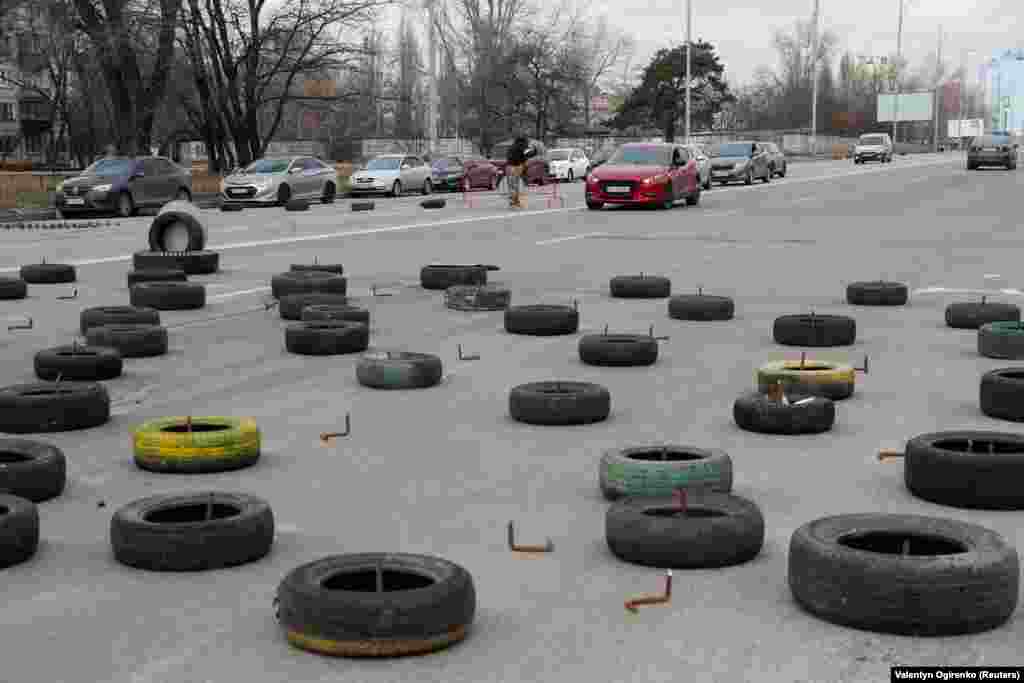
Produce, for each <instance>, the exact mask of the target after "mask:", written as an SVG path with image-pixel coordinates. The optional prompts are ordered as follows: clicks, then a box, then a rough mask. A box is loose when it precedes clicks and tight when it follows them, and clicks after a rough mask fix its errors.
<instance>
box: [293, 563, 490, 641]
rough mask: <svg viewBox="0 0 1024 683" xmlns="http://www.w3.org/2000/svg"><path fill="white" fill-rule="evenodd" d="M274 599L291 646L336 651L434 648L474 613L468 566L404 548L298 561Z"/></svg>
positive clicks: (452, 637) (460, 633)
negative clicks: (400, 551)
mask: <svg viewBox="0 0 1024 683" xmlns="http://www.w3.org/2000/svg"><path fill="white" fill-rule="evenodd" d="M378 587H380V588H382V589H383V590H381V591H378ZM277 602H278V620H279V621H280V622H281V626H282V627H283V628H284V629H285V634H286V637H287V639H288V641H289V642H290V643H291V644H292V645H294V646H295V647H298V648H301V649H304V650H309V651H312V652H317V653H319V654H326V655H334V656H344V657H392V656H402V655H416V654H426V653H428V652H432V651H435V650H439V649H442V648H445V647H448V646H449V645H451V644H452V643H455V642H458V641H460V640H462V639H463V638H465V636H466V633H467V630H468V628H469V627H470V625H471V624H472V623H473V617H474V616H475V614H476V590H475V588H474V586H473V579H472V577H471V576H470V575H469V572H467V571H466V570H465V569H463V568H462V567H460V566H459V565H457V564H454V563H452V562H449V561H448V560H444V559H441V558H439V557H430V556H426V555H411V554H407V553H359V554H350V555H335V556H331V557H325V558H322V559H319V560H316V561H314V562H310V563H307V564H304V565H302V566H300V567H297V568H296V569H293V570H292V571H291V572H289V573H288V575H287V576H285V578H284V580H283V581H282V582H281V585H280V587H279V588H278V591H277Z"/></svg>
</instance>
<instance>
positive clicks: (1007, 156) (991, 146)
mask: <svg viewBox="0 0 1024 683" xmlns="http://www.w3.org/2000/svg"><path fill="white" fill-rule="evenodd" d="M981 166H1005V167H1006V168H1008V169H1014V168H1017V145H1016V144H1014V143H1013V141H1012V140H1011V139H1010V136H1009V135H1001V134H997V133H992V134H990V135H979V136H978V137H976V138H974V139H973V140H971V145H970V146H969V147H968V148H967V170H968V171H973V170H975V169H976V168H979V167H981Z"/></svg>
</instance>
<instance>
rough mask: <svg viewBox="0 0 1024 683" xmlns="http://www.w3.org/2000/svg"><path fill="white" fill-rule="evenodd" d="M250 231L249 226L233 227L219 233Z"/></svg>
mask: <svg viewBox="0 0 1024 683" xmlns="http://www.w3.org/2000/svg"><path fill="white" fill-rule="evenodd" d="M248 229H249V226H248V225H232V226H231V227H230V228H221V229H219V230H218V231H217V232H242V231H243V230H248Z"/></svg>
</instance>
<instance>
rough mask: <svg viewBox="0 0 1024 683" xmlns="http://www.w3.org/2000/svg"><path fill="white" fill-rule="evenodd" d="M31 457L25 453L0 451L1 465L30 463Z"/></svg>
mask: <svg viewBox="0 0 1024 683" xmlns="http://www.w3.org/2000/svg"><path fill="white" fill-rule="evenodd" d="M31 459H32V458H30V457H29V456H27V455H25V454H24V453H14V452H13V451H0V465H10V464H12V463H16V462H28V461H29V460H31Z"/></svg>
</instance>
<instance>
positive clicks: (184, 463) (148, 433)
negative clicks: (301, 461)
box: [132, 417, 260, 474]
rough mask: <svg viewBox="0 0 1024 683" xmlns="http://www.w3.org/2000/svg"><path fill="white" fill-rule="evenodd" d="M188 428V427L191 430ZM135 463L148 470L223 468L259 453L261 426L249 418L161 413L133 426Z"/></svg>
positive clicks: (238, 466)
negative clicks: (185, 415) (168, 415)
mask: <svg viewBox="0 0 1024 683" xmlns="http://www.w3.org/2000/svg"><path fill="white" fill-rule="evenodd" d="M190 429H191V431H190ZM132 441H133V450H134V454H135V464H136V465H137V466H138V467H139V469H143V470H147V471H150V472H180V473H187V474H192V473H204V472H226V471H229V470H237V469H241V468H243V467H249V466H250V465H253V464H255V463H256V461H257V460H259V457H260V430H259V428H258V427H257V426H256V422H255V420H253V419H252V418H248V417H246V418H235V417H193V418H191V425H189V423H188V418H185V417H162V418H158V419H155V420H149V421H148V422H144V423H142V424H141V425H139V426H138V427H136V428H135V429H134V430H132Z"/></svg>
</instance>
